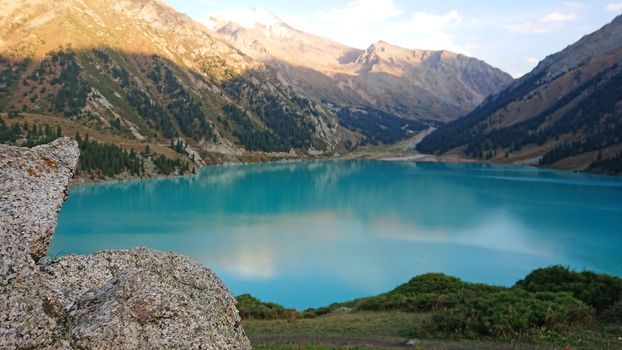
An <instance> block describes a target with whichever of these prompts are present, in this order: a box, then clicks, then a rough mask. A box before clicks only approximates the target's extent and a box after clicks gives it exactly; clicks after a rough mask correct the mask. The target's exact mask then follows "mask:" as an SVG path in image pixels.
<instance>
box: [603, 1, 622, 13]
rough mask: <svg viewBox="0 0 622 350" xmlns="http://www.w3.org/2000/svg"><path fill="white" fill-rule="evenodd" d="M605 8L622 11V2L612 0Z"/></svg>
mask: <svg viewBox="0 0 622 350" xmlns="http://www.w3.org/2000/svg"><path fill="white" fill-rule="evenodd" d="M605 9H606V10H607V11H610V12H619V11H622V2H612V3H610V4H607V7H605Z"/></svg>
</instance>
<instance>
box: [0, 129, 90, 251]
mask: <svg viewBox="0 0 622 350" xmlns="http://www.w3.org/2000/svg"><path fill="white" fill-rule="evenodd" d="M0 154H1V155H2V158H0V169H2V173H0V184H1V187H0V231H6V232H8V233H11V234H14V235H17V236H18V237H22V238H23V239H25V240H26V241H27V242H28V246H29V248H30V252H31V254H32V257H33V259H35V260H39V259H40V258H41V257H43V256H45V254H47V249H48V245H49V244H50V240H51V239H52V234H53V233H54V230H55V229H56V216H57V215H58V211H59V210H60V207H61V205H62V204H63V201H64V200H65V197H66V196H67V188H68V186H69V182H70V181H71V178H72V177H73V172H74V169H75V168H76V165H77V163H78V156H79V151H78V145H77V144H76V142H75V141H72V140H71V139H68V138H62V139H58V140H56V141H55V142H53V143H51V144H49V145H44V146H39V147H35V148H32V149H28V148H20V147H10V146H6V145H0Z"/></svg>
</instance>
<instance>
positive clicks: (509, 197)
mask: <svg viewBox="0 0 622 350" xmlns="http://www.w3.org/2000/svg"><path fill="white" fill-rule="evenodd" d="M135 246H145V247H150V248H155V249H160V250H165V251H174V252H178V253H182V254H185V255H189V256H192V257H194V258H196V259H197V260H198V261H200V262H201V263H203V264H204V265H206V266H208V267H210V268H211V269H213V270H214V271H215V272H216V273H217V274H218V275H219V276H220V277H221V278H222V279H223V280H224V282H225V283H226V284H227V285H228V286H229V288H230V289H231V290H232V292H233V293H234V294H236V295H238V294H242V293H251V294H252V295H254V296H256V297H259V298H260V299H262V300H265V301H273V302H277V303H280V304H283V305H285V306H288V307H295V308H298V309H305V308H308V307H318V306H324V305H328V304H330V303H332V302H337V301H346V300H350V299H353V298H357V297H363V296H370V295H373V294H377V293H381V292H385V291H388V290H390V289H393V288H394V287H396V286H397V285H399V284H401V283H404V282H406V281H408V280H409V279H410V278H412V277H414V276H416V275H418V274H422V273H427V272H443V273H447V274H451V275H455V276H458V277H461V278H462V279H464V280H467V281H470V282H486V283H494V284H500V285H512V284H513V283H514V282H516V281H517V280H518V279H520V278H522V277H524V276H525V274H527V273H528V272H529V271H531V270H533V269H535V268H538V267H544V266H549V265H553V264H563V265H567V266H571V267H573V268H576V269H584V268H585V269H590V270H595V271H598V272H603V273H609V274H614V275H618V276H622V181H621V180H620V179H617V178H609V177H599V176H592V175H585V174H574V173H568V172H557V171H550V170H542V169H535V168H522V167H502V166H491V165H476V164H430V163H407V162H404V163H401V162H381V161H321V162H293V163H272V164H256V165H226V166H214V167H208V168H205V169H203V170H202V171H201V173H200V174H199V175H198V176H196V177H191V178H179V179H169V180H157V181H143V182H135V183H125V184H110V185H92V186H84V187H78V188H75V189H73V190H72V191H71V193H70V196H69V199H68V200H67V202H66V203H65V205H64V207H63V209H62V211H61V215H60V217H59V222H58V228H57V230H56V234H55V236H54V238H53V242H52V245H51V247H50V252H49V254H50V256H52V257H55V256H60V255H64V254H69V253H80V254H82V253H91V252H94V251H97V250H103V249H119V248H131V247H135Z"/></svg>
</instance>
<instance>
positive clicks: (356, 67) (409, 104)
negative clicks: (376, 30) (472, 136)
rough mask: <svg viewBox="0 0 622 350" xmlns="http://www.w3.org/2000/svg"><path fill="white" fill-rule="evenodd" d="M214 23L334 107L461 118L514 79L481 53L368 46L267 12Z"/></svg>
mask: <svg viewBox="0 0 622 350" xmlns="http://www.w3.org/2000/svg"><path fill="white" fill-rule="evenodd" d="M208 26H209V27H210V28H212V29H213V30H215V31H217V32H218V33H219V34H220V35H221V37H222V38H223V39H225V40H227V41H228V42H229V43H231V45H233V46H234V47H236V48H237V49H239V50H240V51H242V52H244V53H245V54H247V55H249V56H251V57H253V58H255V59H257V60H260V61H262V62H264V63H266V64H267V65H269V66H272V67H275V68H276V69H278V70H279V72H280V73H281V74H282V75H283V77H284V78H285V79H286V80H287V81H289V82H291V84H292V85H293V86H295V87H297V88H299V89H300V90H302V91H305V93H307V94H308V95H310V96H313V97H316V98H318V99H320V100H322V101H324V102H325V103H326V104H327V105H330V106H331V107H332V108H337V110H338V109H339V108H343V107H349V106H354V107H357V108H373V109H380V110H383V111H384V112H388V113H391V114H393V115H394V116H398V117H402V118H408V119H417V120H420V121H424V122H427V123H434V122H438V121H442V122H446V121H450V120H454V119H456V118H458V117H460V116H462V115H464V114H466V113H468V112H470V111H472V110H473V108H475V106H477V105H478V104H479V103H480V102H482V101H483V99H484V98H485V97H486V96H488V95H490V94H494V93H497V92H499V91H500V90H501V89H502V88H504V87H505V86H507V85H508V84H509V83H510V82H511V81H512V78H511V77H510V76H509V75H507V74H506V73H503V72H502V71H500V70H498V69H495V68H493V67H491V66H489V65H488V64H486V63H484V62H482V61H479V60H476V59H474V58H470V57H466V56H464V55H458V54H454V53H451V52H446V51H425V50H407V49H403V48H400V47H396V46H392V45H390V44H387V43H386V42H378V43H376V44H373V45H371V46H370V47H369V48H368V49H367V50H358V49H354V48H350V47H347V46H344V45H341V44H339V43H336V42H334V41H331V40H329V39H325V38H321V37H317V36H315V35H311V34H308V33H304V32H301V31H298V30H296V29H294V28H292V27H291V26H289V25H288V24H287V23H285V22H283V21H282V20H280V19H279V18H278V17H275V16H274V15H272V14H270V13H269V12H267V11H266V10H263V9H251V10H247V11H243V12H235V13H227V14H222V15H215V16H213V17H212V18H211V19H210V21H209V23H208Z"/></svg>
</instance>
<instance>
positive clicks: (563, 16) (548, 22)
mask: <svg viewBox="0 0 622 350" xmlns="http://www.w3.org/2000/svg"><path fill="white" fill-rule="evenodd" d="M576 20H577V14H576V13H574V12H565V13H564V12H560V11H554V12H551V13H549V14H547V15H545V16H543V17H540V18H539V19H538V20H537V21H535V22H534V21H529V22H523V23H516V24H508V25H505V26H503V28H504V29H505V30H507V31H509V32H512V33H521V34H542V33H550V32H553V31H556V30H558V29H561V28H562V27H563V26H564V24H565V23H567V22H574V21H576Z"/></svg>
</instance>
